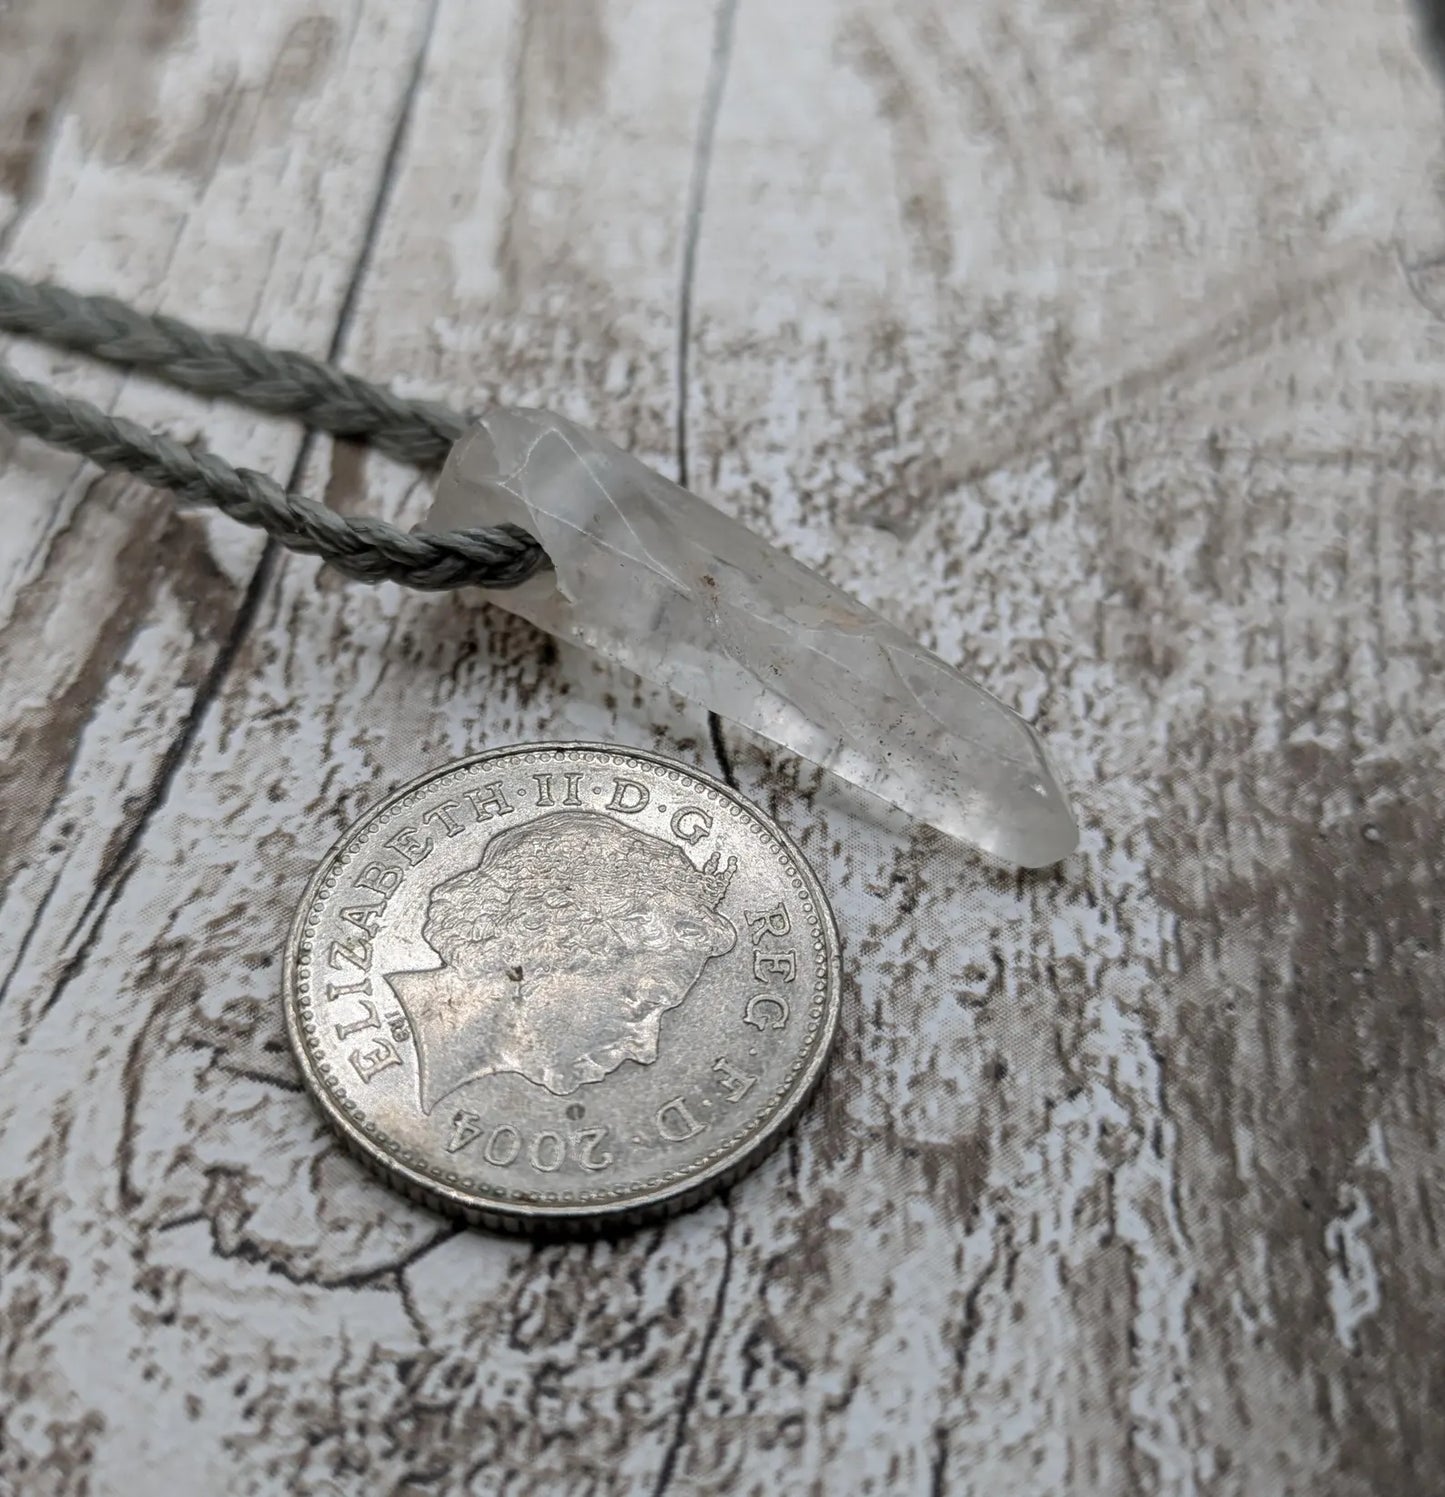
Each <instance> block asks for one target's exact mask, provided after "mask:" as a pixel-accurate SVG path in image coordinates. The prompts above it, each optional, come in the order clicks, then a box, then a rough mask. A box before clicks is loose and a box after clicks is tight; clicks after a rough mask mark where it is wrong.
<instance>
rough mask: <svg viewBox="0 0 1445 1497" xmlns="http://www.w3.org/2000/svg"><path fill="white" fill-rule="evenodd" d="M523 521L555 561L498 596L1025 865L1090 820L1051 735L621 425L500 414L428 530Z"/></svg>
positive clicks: (470, 448)
mask: <svg viewBox="0 0 1445 1497" xmlns="http://www.w3.org/2000/svg"><path fill="white" fill-rule="evenodd" d="M504 522H510V523H511V524H514V525H520V526H521V527H522V528H523V529H525V530H527V531H529V532H530V533H531V534H532V535H534V536H536V538H537V539H538V540H539V541H540V542H541V543H542V545H543V547H544V548H545V549H546V551H547V554H548V556H549V557H550V558H551V560H552V563H553V566H554V568H555V570H554V571H552V572H544V573H541V574H539V575H538V576H536V577H534V578H532V579H531V580H530V581H528V582H526V583H524V584H523V585H522V586H520V587H516V588H510V589H507V590H505V591H496V592H490V591H489V592H487V594H486V596H487V597H488V598H489V599H490V600H491V601H492V602H494V603H496V604H498V605H499V606H500V607H502V608H506V609H509V610H510V611H511V612H513V613H517V614H520V615H521V616H522V617H524V618H526V619H529V620H530V621H531V622H532V623H534V624H536V625H538V626H539V627H540V628H543V629H545V630H547V631H548V632H549V633H551V634H554V635H556V636H557V637H558V638H560V639H566V640H570V641H573V642H575V643H577V644H582V645H586V646H587V647H588V648H589V649H592V650H595V651H597V652H598V653H599V654H600V655H603V656H605V657H606V658H608V659H609V660H614V661H617V662H618V663H619V664H621V665H623V666H625V667H627V668H628V669H629V670H632V671H635V672H636V673H637V674H638V675H640V676H644V677H646V678H647V679H649V680H651V681H656V682H658V683H660V684H661V685H664V686H667V687H670V688H671V689H672V690H673V691H676V692H678V693H679V694H681V695H682V696H685V697H689V698H691V699H692V700H694V701H696V702H700V703H702V704H703V705H704V706H706V707H709V708H711V709H712V710H714V711H716V712H718V713H720V714H722V716H724V717H727V718H731V719H732V720H733V721H735V722H738V723H741V724H743V725H744V726H746V727H748V728H752V729H753V730H754V731H756V732H758V733H760V734H761V735H762V736H763V737H765V738H768V739H771V740H772V741H773V742H774V743H778V744H781V745H782V746H783V747H785V748H788V749H791V750H792V751H793V752H794V753H796V754H799V755H801V756H802V757H803V758H805V759H810V760H812V761H813V762H814V763H817V764H821V765H823V766H824V767H825V768H827V769H829V770H831V771H833V772H834V773H835V774H837V775H840V776H841V777H842V778H843V779H845V780H848V781H849V782H850V783H852V784H854V785H856V786H858V787H859V788H860V789H862V790H865V791H868V792H870V793H871V794H873V795H877V796H879V797H881V798H882V799H883V800H885V801H888V802H890V803H891V804H893V805H895V806H898V807H901V808H902V809H903V810H905V811H907V812H908V813H909V814H910V815H913V816H916V817H917V818H919V819H920V820H922V821H926V822H928V823H929V824H930V825H932V826H935V827H937V828H938V829H939V830H940V831H942V832H945V833H947V834H948V835H949V836H951V837H956V838H958V839H960V840H961V841H964V842H969V843H972V844H973V845H974V846H977V847H979V848H982V849H983V850H984V851H985V852H988V853H991V854H993V855H994V856H996V857H999V858H1003V859H1007V860H1008V861H1010V862H1015V863H1019V864H1022V865H1023V866H1024V867H1026V868H1035V867H1043V866H1045V865H1047V864H1049V863H1055V862H1058V861H1059V860H1060V859H1061V858H1064V857H1067V856H1068V854H1069V853H1070V852H1072V851H1073V849H1074V847H1075V845H1076V843H1077V840H1078V833H1077V830H1076V828H1075V825H1074V819H1073V816H1072V814H1071V812H1070V810H1069V804H1068V800H1067V797H1066V796H1065V794H1064V791H1063V789H1062V787H1061V786H1060V785H1059V782H1058V780H1057V779H1056V778H1055V776H1054V773H1053V771H1052V769H1051V768H1050V766H1049V762H1048V758H1047V756H1046V754H1045V752H1044V749H1043V745H1042V743H1041V742H1040V741H1039V738H1038V735H1037V734H1036V733H1035V732H1034V731H1033V729H1032V728H1031V727H1030V726H1029V725H1028V724H1027V723H1026V722H1024V720H1023V719H1022V718H1021V717H1019V716H1018V715H1017V714H1016V713H1014V712H1012V711H1010V709H1009V708H1007V707H1006V706H1004V705H1003V703H1002V702H1000V701H999V700H998V699H997V698H996V697H993V696H991V695H990V694H989V693H988V692H987V691H985V690H984V689H983V688H982V687H981V686H979V685H977V684H976V683H975V682H973V681H971V680H969V678H968V677H967V676H965V675H963V674H962V673H961V672H959V671H956V670H954V669H953V667H952V666H950V665H948V664H946V663H945V662H944V661H942V660H940V659H939V658H938V657H937V656H935V655H932V654H930V653H929V652H928V651H927V650H925V649H923V648H922V646H920V645H918V644H916V643H915V642H914V641H913V640H911V639H909V638H908V636H907V635H906V634H904V633H903V632H902V631H901V630H899V629H896V628H894V627H893V625H891V624H889V623H888V622H887V620H885V619H883V618H881V617H879V615H877V614H876V613H874V612H872V610H871V609H868V608H865V607H864V606H863V605H862V604H861V603H859V602H857V601H856V600H855V599H853V598H851V597H849V596H848V594H846V593H845V592H843V591H842V590H841V589H839V588H837V587H834V586H833V584H832V583H830V582H828V581H827V580H826V579H825V578H823V577H821V576H819V575H818V573H816V572H814V571H812V570H811V569H810V568H808V567H805V566H803V565H802V564H801V563H800V562H798V561H795V560H794V559H793V558H792V557H790V556H788V555H787V554H786V553H784V552H782V551H780V550H778V549H777V548H776V547H775V546H772V545H769V544H768V542H767V541H765V540H763V538H762V537H761V536H759V535H757V534H756V533H755V532H753V531H751V530H749V529H748V528H747V527H746V526H745V525H742V524H740V523H738V522H737V521H736V520H733V519H731V518H730V517H729V516H727V515H725V514H723V512H722V511H721V510H719V509H716V508H715V507H714V506H712V505H711V504H709V503H707V501H706V500H704V499H701V498H699V497H698V496H697V495H696V494H693V493H690V492H689V491H688V490H686V489H683V488H680V487H679V486H678V485H677V484H675V483H672V482H670V481H669V480H668V479H666V478H664V477H663V476H662V475H661V474H660V473H657V472H655V471H654V470H653V469H651V468H649V467H647V466H646V465H645V464H643V463H640V462H638V461H637V459H636V458H634V457H632V456H630V455H629V454H628V453H625V452H623V451H622V450H621V449H620V448H618V447H615V446H613V445H612V443H610V442H608V441H606V440H605V439H604V438H602V437H599V436H597V435H596V434H595V433H593V432H589V431H586V430H584V429H583V428H582V427H579V426H576V425H574V424H573V423H572V422H570V421H566V420H564V419H563V418H562V417H560V416H554V415H552V414H550V413H549V412H546V411H536V410H523V409H510V408H498V409H494V410H492V411H490V412H488V413H487V414H486V415H485V416H484V417H482V419H481V420H480V421H479V422H478V424H477V425H476V426H475V427H473V429H472V430H471V431H469V432H468V433H467V434H466V435H465V436H464V437H462V439H461V440H460V441H459V442H458V443H457V444H456V446H455V447H454V448H453V449H452V452H451V455H450V456H449V457H448V459H447V463H446V466H445V468H444V469H443V471H442V474H441V477H440V479H439V481H438V485H437V495H436V499H435V502H434V503H433V504H432V507H431V510H430V512H429V513H428V516H427V521H426V528H427V529H429V530H465V529H469V528H472V527H475V526H482V525H494V524H500V523H504Z"/></svg>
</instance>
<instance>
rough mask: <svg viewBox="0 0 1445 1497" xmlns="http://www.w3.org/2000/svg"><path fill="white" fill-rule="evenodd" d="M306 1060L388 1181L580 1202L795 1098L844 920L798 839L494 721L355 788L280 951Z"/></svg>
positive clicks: (789, 1110)
mask: <svg viewBox="0 0 1445 1497" xmlns="http://www.w3.org/2000/svg"><path fill="white" fill-rule="evenodd" d="M285 1001H286V1020H287V1027H288V1029H289V1030H290V1034H291V1042H292V1044H293V1046H294V1047H295V1050H296V1055H297V1058H298V1059H299V1061H300V1063H301V1068H302V1071H303V1073H304V1075H305V1079H306V1082H307V1084H308V1086H309V1087H310V1089H311V1091H312V1093H313V1094H314V1095H315V1097H316V1099H317V1101H318V1102H319V1103H320V1105H321V1107H322V1109H323V1110H324V1111H325V1113H326V1115H327V1117H328V1118H329V1119H330V1120H331V1122H332V1123H333V1124H334V1125H335V1127H336V1128H337V1129H338V1130H339V1132H340V1133H341V1136H342V1137H343V1139H345V1140H346V1142H347V1143H348V1144H349V1145H350V1146H351V1147H352V1148H353V1149H354V1150H355V1151H356V1152H357V1153H358V1154H360V1155H361V1157H362V1158H363V1159H364V1160H365V1161H367V1162H368V1163H369V1164H371V1165H372V1166H373V1167H374V1168H376V1169H378V1170H379V1171H380V1172H381V1173H382V1174H383V1175H384V1176H385V1177H386V1179H387V1180H388V1181H390V1182H391V1183H392V1184H393V1185H395V1186H397V1187H398V1188H399V1189H401V1190H403V1191H405V1192H406V1193H407V1194H408V1195H410V1196H412V1197H414V1198H416V1199H419V1200H422V1201H425V1202H427V1203H429V1204H430V1205H433V1206H435V1207H438V1208H440V1209H442V1210H445V1211H450V1212H454V1213H459V1214H460V1215H462V1216H463V1217H465V1218H466V1219H467V1220H469V1221H472V1222H475V1223H477V1224H479V1225H483V1226H488V1227H495V1228H503V1229H507V1230H514V1231H527V1230H547V1229H551V1230H573V1231H576V1230H581V1229H597V1228H601V1227H605V1226H607V1225H608V1224H617V1225H625V1224H630V1223H634V1222H638V1221H643V1220H646V1219H649V1218H653V1217H656V1216H659V1215H667V1214H670V1213H672V1212H675V1211H679V1210H682V1209H684V1208H685V1207H687V1206H690V1205H692V1204H694V1203H695V1202H697V1201H699V1200H701V1199H702V1198H703V1197H704V1196H705V1195H707V1194H708V1193H709V1192H710V1191H712V1190H715V1189H717V1188H718V1187H719V1186H721V1185H725V1184H727V1183H728V1182H730V1181H732V1180H734V1179H736V1178H737V1177H738V1176H739V1175H740V1174H741V1173H742V1172H743V1171H744V1170H746V1169H747V1168H748V1167H749V1166H751V1165H753V1164H755V1163H756V1162H757V1161H758V1160H760V1159H761V1158H762V1157H763V1156H764V1155H765V1154H766V1153H767V1151H768V1150H769V1149H770V1148H771V1147H772V1145H773V1144H775V1143H776V1142H777V1141H778V1139H779V1137H780V1136H781V1134H782V1133H783V1131H784V1130H785V1129H786V1128H787V1126H788V1124H789V1123H790V1122H791V1121H792V1119H793V1118H794V1117H795V1115H796V1114H797V1112H798V1110H799V1109H800V1108H801V1107H802V1105H803V1103H804V1102H805V1100H806V1099H807V1096H808V1093H809V1091H810V1090H811V1088H812V1086H813V1084H814V1082H815V1081H816V1080H817V1078H818V1075H819V1073H820V1071H821V1070H822V1067H823V1063H824V1059H825V1057H826V1055H827V1052H828V1047H829V1044H830V1043H831V1041H832V1039H833V1034H834V1030H835V1029H836V1027H837V1020H838V1006H839V971H838V935H837V930H836V928H835V926H834V923H833V916H832V912H831V911H830V910H829V908H828V902H827V900H826V898H825V897H824V895H823V891H822V889H821V888H820V887H819V885H818V881H817V879H816V878H815V877H814V875H813V872H812V870H811V869H810V868H809V867H808V865H807V863H806V862H804V860H803V857H802V854H801V853H800V852H799V851H798V849H797V848H796V847H795V846H794V845H793V843H792V842H791V841H790V840H789V839H788V837H787V836H786V835H785V834H784V833H783V832H782V831H780V830H779V828H778V827H777V825H776V824H775V823H774V822H773V821H772V820H771V819H770V818H769V817H767V816H765V815H764V814H763V813H762V812H761V811H759V810H758V809H757V807H756V806H752V805H749V804H748V802H747V801H746V800H744V799H743V798H742V796H740V795H738V794H737V793H736V792H735V791H733V790H730V789H728V787H727V786H725V785H722V784H720V783H719V782H718V781H716V780H714V779H712V778H710V777H709V776H707V775H704V774H699V773H698V772H697V771H696V770H695V769H690V768H688V767H686V766H685V765H682V764H678V763H676V762H674V761H672V760H670V759H666V758H663V757H661V756H660V755H657V754H649V753H642V752H638V751H635V750H624V749H619V748H610V747H607V746H605V745H601V744H546V745H541V744H528V745H520V746H517V747H513V748H504V749H497V750H494V751H493V752H491V753H486V754H479V755H477V756H476V757H475V758H471V759H464V760H461V761H459V762H457V763H455V764H448V765H445V766H444V767H442V768H440V769H437V770H435V771H433V772H432V773H430V774H427V775H424V776H422V777H421V778H420V779H418V780H415V781H413V782H412V783H411V784H410V785H407V786H406V787H405V788H403V789H401V790H399V791H397V793H396V794H395V795H393V796H391V797H390V798H389V799H388V800H386V801H384V802H383V803H382V804H381V805H379V806H377V807H376V808H375V809H373V810H371V811H369V812H367V814H366V815H364V816H363V817H362V818H361V819H360V820H359V821H357V822H356V824H355V825H354V826H352V827H351V828H350V829H349V830H348V831H347V832H346V834H345V836H343V837H342V839H341V840H340V842H338V843H337V844H336V846H335V847H334V848H332V850H331V852H330V853H328V854H327V856H326V858H325V859H324V860H323V861H322V864H321V866H320V868H318V869H317V871H316V875H315V877H314V878H313V879H312V881H311V884H310V886H309V887H308V889H307V890H306V894H305V897H304V898H303V899H302V901H301V907H300V909H299V910H298V911H297V914H296V920H295V923H294V925H293V927H292V931H291V938H290V941H289V944H288V946H287V952H286V964H285Z"/></svg>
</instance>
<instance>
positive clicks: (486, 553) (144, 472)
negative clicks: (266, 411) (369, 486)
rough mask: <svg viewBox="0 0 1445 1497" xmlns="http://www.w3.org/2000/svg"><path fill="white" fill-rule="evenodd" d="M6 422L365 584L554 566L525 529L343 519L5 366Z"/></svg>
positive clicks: (476, 578)
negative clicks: (426, 527)
mask: <svg viewBox="0 0 1445 1497" xmlns="http://www.w3.org/2000/svg"><path fill="white" fill-rule="evenodd" d="M0 421H3V422H5V423H6V424H8V425H10V426H13V427H15V428H17V429H18V430H20V431H23V432H27V433H28V434H29V435H31V436H34V437H39V438H40V439H41V441H44V442H48V443H50V444H51V445H52V446H54V447H62V448H64V449H65V450H66V451H67V452H74V453H78V454H79V455H80V456H82V457H86V458H89V459H90V461H91V462H93V463H96V464H97V465H98V466H100V467H102V468H106V469H109V470H112V471H114V470H120V471H123V472H126V473H133V474H134V475H135V476H136V477H137V478H140V479H143V480H144V481H145V482H146V483H149V484H154V485H155V486H156V487H157V488H164V489H172V490H174V492H176V493H177V494H179V495H180V496H181V497H182V498H183V499H187V500H189V501H191V502H192V503H199V504H212V505H215V507H216V508H217V509H219V510H220V511H221V512H222V513H223V514H226V515H229V516H230V517H231V519H233V520H239V521H240V522H241V523H242V524H243V525H254V526H257V527H258V528H259V529H261V530H264V531H265V532H266V533H267V535H270V536H274V537H275V539H276V540H278V541H280V542H281V544H282V545H283V546H286V547H289V548H290V549H291V550H293V551H302V552H305V553H306V554H307V555H308V556H320V557H321V558H323V559H324V560H325V561H327V562H328V563H330V565H332V566H334V567H335V568H336V569H337V570H338V571H340V572H344V573H345V574H346V575H347V576H348V577H354V578H356V579H357V580H358V581H360V582H403V583H405V584H406V585H407V586H408V587H415V588H422V589H426V590H429V591H437V590H442V589H446V588H454V587H478V586H480V587H514V586H516V584H517V583H519V582H525V581H526V580H527V578H528V577H531V576H532V575H533V574H534V573H535V572H537V571H538V570H539V568H541V567H542V566H544V565H546V553H545V552H544V551H543V550H542V548H541V546H540V545H538V543H537V542H536V541H535V540H534V539H533V538H532V537H531V536H530V535H528V534H527V532H526V531H524V530H522V529H520V528H518V527H517V526H515V525H499V526H494V527H490V528H487V529H479V530H458V531H445V532H436V533H426V532H420V533H417V532H413V533H410V534H409V533H408V532H406V531H405V530H400V529H398V528H397V527H396V526H395V525H389V524H388V523H387V522H386V521H385V520H377V519H373V518H371V517H369V516H365V515H362V516H351V515H340V514H337V512H336V511H335V510H333V509H328V508H327V507H326V506H325V505H324V504H318V503H317V502H316V501H315V500H314V499H307V498H306V497H304V496H303V495H301V494H290V493H287V492H286V490H284V489H283V488H282V487H281V486H280V484H278V483H276V482H275V481H274V480H273V479H270V478H267V477H266V475H265V474H264V473H255V472H252V471H251V470H249V469H247V468H239V469H238V468H233V467H231V465H230V464H229V463H227V462H225V461H223V460H222V459H221V458H219V457H217V456H216V455H215V454H214V453H210V452H192V451H191V450H190V449H189V448H187V447H182V446H181V445H180V443H179V442H173V441H172V440H171V439H170V438H169V437H166V436H162V435H161V434H160V433H159V432H154V431H148V430H147V429H146V428H145V427H143V426H138V425H136V423H135V422H134V421H127V420H126V419H125V418H124V417H123V416H109V415H107V414H106V413H105V412H104V411H102V410H99V409H98V408H97V407H95V406H93V405H91V404H90V403H89V402H88V401H85V400H75V399H71V398H70V397H68V396H64V395H61V394H59V393H57V392H56V391H54V390H51V389H47V388H46V387H45V386H44V385H37V384H34V383H32V382H31V381H29V380H24V379H20V378H18V377H17V376H16V375H14V374H11V373H10V372H9V371H8V370H6V369H4V368H0Z"/></svg>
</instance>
